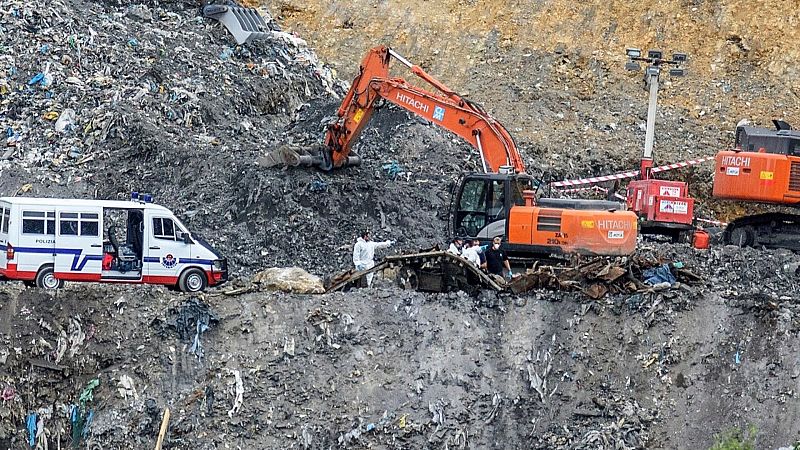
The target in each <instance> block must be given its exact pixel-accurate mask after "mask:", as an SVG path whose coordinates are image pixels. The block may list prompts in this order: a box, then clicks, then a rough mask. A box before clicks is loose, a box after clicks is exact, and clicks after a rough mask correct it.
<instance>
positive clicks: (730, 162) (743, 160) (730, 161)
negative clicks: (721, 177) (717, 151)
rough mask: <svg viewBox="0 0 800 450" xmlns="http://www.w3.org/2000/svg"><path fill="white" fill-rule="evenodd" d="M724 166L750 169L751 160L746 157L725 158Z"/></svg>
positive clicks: (723, 158) (723, 160)
mask: <svg viewBox="0 0 800 450" xmlns="http://www.w3.org/2000/svg"><path fill="white" fill-rule="evenodd" d="M722 165H723V166H737V167H750V158H749V157H744V156H723V157H722Z"/></svg>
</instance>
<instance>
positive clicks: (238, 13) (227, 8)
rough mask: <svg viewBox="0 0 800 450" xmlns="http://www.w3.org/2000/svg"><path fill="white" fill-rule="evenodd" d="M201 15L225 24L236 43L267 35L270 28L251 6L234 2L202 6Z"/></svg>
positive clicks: (244, 42)
mask: <svg viewBox="0 0 800 450" xmlns="http://www.w3.org/2000/svg"><path fill="white" fill-rule="evenodd" d="M230 3H233V2H230ZM203 17H206V18H209V19H216V20H218V21H219V22H220V23H222V24H223V25H225V28H227V29H228V31H230V33H231V34H232V35H233V38H234V39H236V43H237V44H238V45H242V44H246V43H248V42H251V41H254V40H256V39H263V38H266V37H268V36H269V32H270V29H269V26H267V22H265V21H264V18H263V17H261V14H259V13H258V11H256V10H255V9H253V8H245V7H242V6H239V5H236V4H228V5H206V6H204V7H203Z"/></svg>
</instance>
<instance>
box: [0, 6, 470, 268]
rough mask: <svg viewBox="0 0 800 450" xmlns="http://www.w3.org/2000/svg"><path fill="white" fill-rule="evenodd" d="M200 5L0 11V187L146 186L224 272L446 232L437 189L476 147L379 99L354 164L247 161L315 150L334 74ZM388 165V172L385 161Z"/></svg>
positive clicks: (121, 194) (106, 194) (334, 90)
mask: <svg viewBox="0 0 800 450" xmlns="http://www.w3.org/2000/svg"><path fill="white" fill-rule="evenodd" d="M39 6H41V7H39ZM78 11H82V12H81V13H78ZM197 14H198V10H197V9H195V8H186V7H183V6H181V5H180V4H167V5H165V6H160V7H153V8H151V7H149V6H146V5H129V6H125V7H118V6H114V5H113V4H110V3H103V2H81V1H76V2H72V3H71V4H69V5H67V4H63V3H55V4H52V5H48V6H43V5H38V4H37V3H35V2H26V3H22V2H19V3H13V4H10V5H9V7H8V8H4V9H3V10H2V11H0V18H2V22H1V23H2V26H3V30H4V32H3V33H2V35H1V36H0V44H2V48H3V49H5V50H4V53H3V56H2V66H0V68H2V71H0V76H1V77H0V85H1V86H4V88H3V90H2V91H0V92H2V94H0V99H1V100H2V101H1V102H0V119H2V126H3V129H4V130H6V131H7V138H6V141H5V143H6V145H7V147H4V149H5V152H4V154H3V155H2V160H1V161H0V170H2V173H3V176H2V177H0V190H2V194H4V195H25V196H64V197H72V196H78V197H88V198H103V199H126V198H128V196H129V195H130V192H131V191H138V192H148V193H152V194H153V195H154V197H155V200H156V201H157V202H158V203H160V204H163V205H164V206H166V207H168V208H170V209H172V210H173V211H174V212H176V214H177V215H178V216H179V217H181V218H182V219H183V220H185V223H186V225H187V226H188V227H189V228H190V229H191V230H192V231H194V232H196V233H197V234H199V235H204V236H205V237H207V238H208V240H209V241H210V242H211V243H212V244H213V245H215V246H216V247H217V248H218V249H219V250H220V251H221V252H222V253H224V254H225V255H226V256H227V257H228V258H229V260H230V261H231V267H232V269H233V271H234V275H238V274H240V273H244V274H247V273H250V272H252V268H259V267H264V266H276V265H277V266H281V265H295V266H301V267H304V268H306V269H308V270H311V271H314V272H315V273H317V274H320V275H322V274H327V273H329V272H331V271H334V270H339V269H341V268H343V267H345V266H347V265H348V264H349V255H348V254H347V251H342V250H341V249H340V247H342V246H343V245H344V246H347V245H350V244H352V242H353V240H354V239H355V237H356V236H357V235H358V234H359V233H360V232H361V231H362V230H364V229H370V230H373V234H374V235H375V237H376V238H393V239H395V240H398V241H401V242H402V245H403V246H405V247H407V248H415V249H416V248H424V247H429V246H431V245H433V244H435V243H436V242H437V241H439V240H440V239H442V238H443V237H444V236H445V235H446V225H445V221H444V216H443V214H445V212H446V207H447V205H448V201H449V193H450V185H451V184H452V183H453V182H454V180H455V179H456V178H457V176H458V175H459V174H460V173H461V171H462V170H464V169H465V168H470V167H472V168H473V170H474V167H475V164H476V163H477V161H478V156H477V154H476V153H475V152H474V151H472V152H470V151H469V150H468V149H467V148H466V145H465V144H464V143H461V142H457V141H456V140H455V139H454V138H452V137H450V136H448V135H447V134H445V133H443V132H442V131H441V130H436V129H433V128H431V127H430V126H428V125H425V124H422V123H419V122H416V121H414V120H412V119H411V118H409V117H408V115H407V114H406V113H405V112H402V111H398V110H392V109H390V108H386V109H385V110H382V111H380V112H379V113H377V114H376V115H375V118H374V120H373V121H372V124H371V126H370V130H368V132H367V133H365V136H364V137H363V139H362V144H361V145H360V146H359V148H358V149H357V150H358V151H359V153H362V154H363V155H364V156H365V161H366V163H365V164H364V166H363V167H360V168H354V169H352V170H348V171H343V172H340V173H332V174H325V173H321V172H314V171H308V170H296V169H290V170H281V169H277V168H276V169H265V168H262V167H259V166H258V165H257V164H256V162H257V160H258V159H259V158H260V157H261V156H263V155H264V154H265V153H267V152H269V151H272V150H275V149H277V148H280V147H282V146H284V145H295V146H299V147H300V148H305V147H309V148H310V147H313V146H316V145H318V144H319V143H321V141H322V137H323V134H324V129H325V128H324V126H325V124H326V123H327V122H328V121H330V117H331V116H333V115H334V113H335V111H336V108H337V106H338V102H339V101H340V100H341V97H342V95H343V93H344V88H345V87H346V84H345V83H343V82H342V81H340V80H338V79H336V78H334V77H333V72H332V70H331V69H330V68H329V67H327V66H326V65H325V64H323V63H322V62H321V61H320V60H319V59H318V58H317V56H316V55H315V53H314V52H313V51H312V50H311V48H310V47H309V46H308V45H306V43H305V42H304V41H303V40H302V39H301V38H298V37H297V36H294V35H291V34H288V33H281V32H276V33H274V35H273V36H272V37H271V38H270V39H267V40H263V41H259V42H256V43H253V44H251V45H247V46H245V47H238V46H235V45H234V42H233V40H232V38H231V36H230V35H229V34H228V33H227V32H226V31H225V29H224V28H223V27H222V26H220V25H219V24H218V23H216V22H214V21H210V20H204V19H202V18H201V17H199V16H198V15H197ZM467 158H469V159H470V161H469V162H467V161H466V160H467ZM392 161H394V162H395V166H394V167H395V170H394V171H385V170H383V168H382V167H383V166H384V165H385V164H389V163H391V162H392ZM431 193H433V195H431Z"/></svg>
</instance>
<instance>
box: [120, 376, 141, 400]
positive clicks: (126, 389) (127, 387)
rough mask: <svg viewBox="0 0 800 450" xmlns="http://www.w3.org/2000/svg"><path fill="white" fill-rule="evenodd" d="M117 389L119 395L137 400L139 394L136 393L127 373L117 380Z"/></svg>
mask: <svg viewBox="0 0 800 450" xmlns="http://www.w3.org/2000/svg"><path fill="white" fill-rule="evenodd" d="M117 390H118V391H119V395H120V396H121V397H122V398H123V399H125V400H127V399H129V398H131V399H133V400H139V395H138V394H137V393H136V388H135V387H134V385H133V379H131V377H129V376H128V375H122V376H120V377H119V381H118V382H117Z"/></svg>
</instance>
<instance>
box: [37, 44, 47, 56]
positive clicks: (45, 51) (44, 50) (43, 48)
mask: <svg viewBox="0 0 800 450" xmlns="http://www.w3.org/2000/svg"><path fill="white" fill-rule="evenodd" d="M49 51H50V46H49V45H48V44H42V46H41V47H39V53H41V54H43V55H46V54H47V53H48V52H49Z"/></svg>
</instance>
